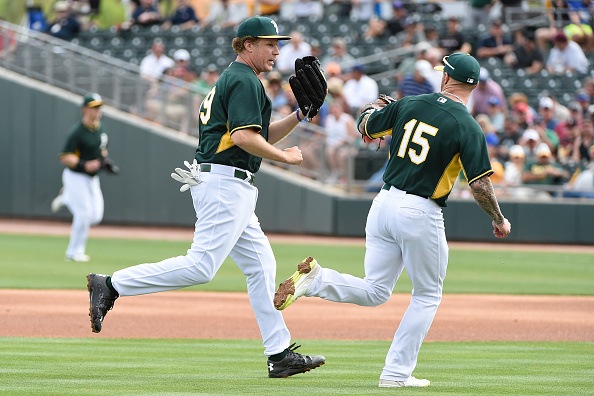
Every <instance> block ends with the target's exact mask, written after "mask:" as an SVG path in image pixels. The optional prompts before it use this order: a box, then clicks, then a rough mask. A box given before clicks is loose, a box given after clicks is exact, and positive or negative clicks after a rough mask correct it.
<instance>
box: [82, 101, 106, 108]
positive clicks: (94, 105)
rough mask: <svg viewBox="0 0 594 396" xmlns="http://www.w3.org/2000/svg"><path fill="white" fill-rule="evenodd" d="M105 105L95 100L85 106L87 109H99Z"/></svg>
mask: <svg viewBox="0 0 594 396" xmlns="http://www.w3.org/2000/svg"><path fill="white" fill-rule="evenodd" d="M102 105H103V101H101V100H94V101H92V102H89V103H87V104H86V105H85V107H99V106H102Z"/></svg>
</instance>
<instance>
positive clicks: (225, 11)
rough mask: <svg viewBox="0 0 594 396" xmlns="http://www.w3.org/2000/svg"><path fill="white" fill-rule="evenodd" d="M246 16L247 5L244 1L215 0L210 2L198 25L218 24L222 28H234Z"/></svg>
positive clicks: (210, 25) (212, 25) (211, 25)
mask: <svg viewBox="0 0 594 396" xmlns="http://www.w3.org/2000/svg"><path fill="white" fill-rule="evenodd" d="M247 17H248V7H247V4H246V3H245V2H243V1H232V0H216V1H214V2H212V4H211V6H210V10H209V12H208V15H207V16H206V18H203V19H202V20H201V21H200V26H201V27H207V26H208V27H214V26H218V27H220V28H222V29H228V28H234V27H235V26H237V25H238V24H239V23H240V22H241V21H243V20H244V19H246V18H247Z"/></svg>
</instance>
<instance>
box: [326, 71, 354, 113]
mask: <svg viewBox="0 0 594 396" xmlns="http://www.w3.org/2000/svg"><path fill="white" fill-rule="evenodd" d="M343 92H344V81H342V79H341V78H339V77H330V78H328V95H326V103H328V104H332V103H335V102H337V103H339V104H340V105H341V106H342V110H343V111H344V112H346V113H348V112H350V111H351V109H350V107H349V104H348V102H347V100H346V99H345V97H344V95H343Z"/></svg>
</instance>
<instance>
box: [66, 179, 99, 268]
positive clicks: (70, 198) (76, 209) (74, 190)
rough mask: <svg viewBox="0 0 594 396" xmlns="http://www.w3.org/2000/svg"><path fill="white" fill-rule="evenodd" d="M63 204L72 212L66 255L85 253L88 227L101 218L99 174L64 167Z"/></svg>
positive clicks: (95, 223) (97, 222) (72, 255)
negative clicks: (89, 173) (91, 174)
mask: <svg viewBox="0 0 594 396" xmlns="http://www.w3.org/2000/svg"><path fill="white" fill-rule="evenodd" d="M62 185H63V186H64V192H63V193H62V199H63V201H62V202H63V203H64V205H66V207H67V208H68V210H70V213H72V227H71V229H70V242H69V243H68V248H67V249H66V256H67V257H74V256H78V255H82V254H85V250H86V246H87V239H88V238H89V229H90V228H91V226H93V225H97V224H99V223H100V222H101V220H102V219H103V210H104V202H103V193H102V192H101V184H100V183H99V176H89V175H87V174H85V173H79V172H74V171H72V170H70V169H69V168H65V169H64V171H63V172H62Z"/></svg>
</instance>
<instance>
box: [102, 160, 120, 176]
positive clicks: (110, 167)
mask: <svg viewBox="0 0 594 396" xmlns="http://www.w3.org/2000/svg"><path fill="white" fill-rule="evenodd" d="M101 168H103V169H105V171H106V172H107V173H111V174H113V175H117V174H118V173H120V167H119V166H117V165H116V164H115V162H113V160H112V159H111V158H109V157H105V158H103V160H102V161H101Z"/></svg>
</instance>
